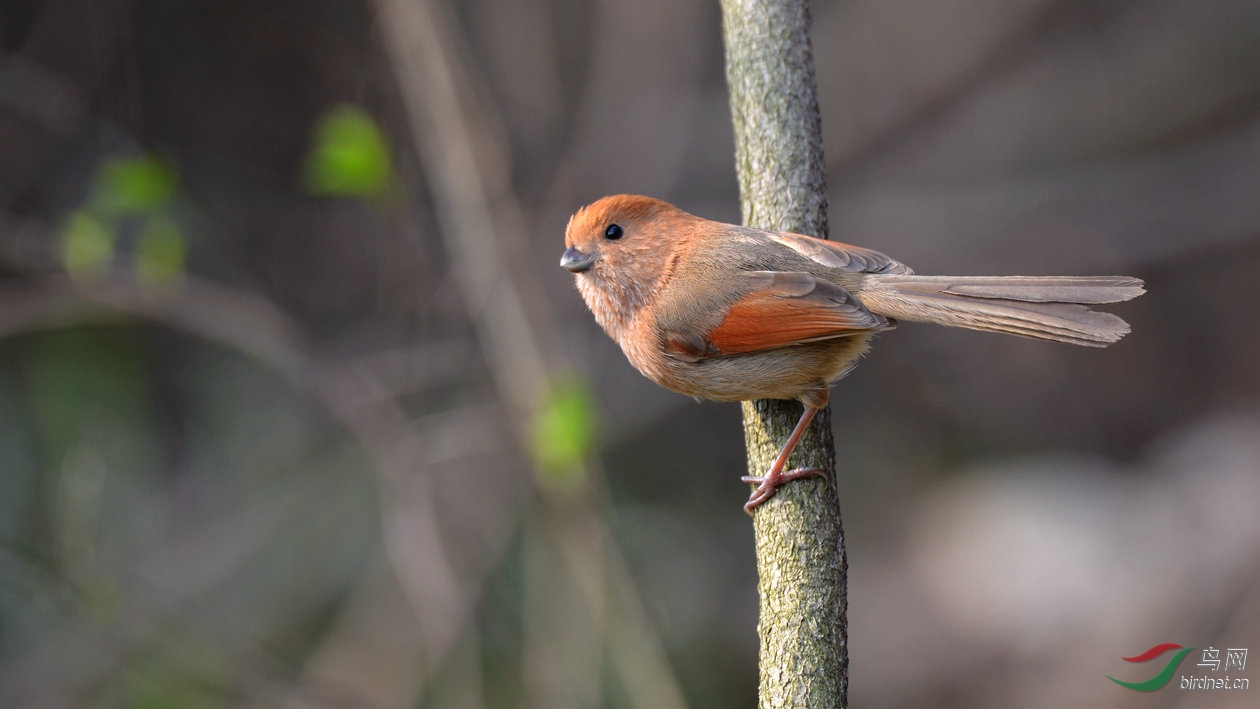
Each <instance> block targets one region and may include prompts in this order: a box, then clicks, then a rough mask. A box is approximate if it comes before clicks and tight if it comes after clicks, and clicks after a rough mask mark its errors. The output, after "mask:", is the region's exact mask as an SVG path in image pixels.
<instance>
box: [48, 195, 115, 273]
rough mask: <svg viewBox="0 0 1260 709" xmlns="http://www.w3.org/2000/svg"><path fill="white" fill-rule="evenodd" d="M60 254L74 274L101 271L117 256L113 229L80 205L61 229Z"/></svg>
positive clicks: (70, 271)
mask: <svg viewBox="0 0 1260 709" xmlns="http://www.w3.org/2000/svg"><path fill="white" fill-rule="evenodd" d="M61 257H62V260H63V262H64V263H65V266H66V271H67V272H68V273H69V274H70V276H71V277H72V278H80V277H82V276H88V275H93V274H98V273H101V272H102V271H104V270H105V269H107V268H108V267H109V264H110V261H112V260H113V258H114V233H113V231H112V230H110V228H109V227H108V226H106V225H105V224H103V223H102V222H101V220H99V219H97V218H96V217H94V216H92V215H91V214H90V213H88V212H87V211H86V210H82V209H80V210H79V211H77V212H75V213H74V214H72V215H70V221H69V222H68V223H67V224H66V228H65V231H63V232H62V235H61Z"/></svg>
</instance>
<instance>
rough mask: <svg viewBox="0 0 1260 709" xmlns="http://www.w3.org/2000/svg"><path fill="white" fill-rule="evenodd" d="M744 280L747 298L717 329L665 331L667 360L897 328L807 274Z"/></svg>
mask: <svg viewBox="0 0 1260 709" xmlns="http://www.w3.org/2000/svg"><path fill="white" fill-rule="evenodd" d="M741 278H742V279H744V282H743V283H742V284H741V285H742V286H744V288H742V289H741V290H742V291H743V295H741V296H740V297H739V298H738V299H736V300H735V301H734V302H732V303H731V304H730V305H729V306H728V307H727V308H726V313H725V315H724V316H723V317H722V319H721V321H720V322H718V324H717V325H716V326H715V327H712V328H711V329H708V330H707V331H700V330H686V329H666V330H665V332H664V337H663V340H662V346H663V348H664V351H665V354H666V355H667V356H669V357H673V358H674V359H679V360H683V361H687V362H696V361H699V360H702V359H708V358H711V357H726V356H730V355H737V354H745V353H749V352H759V351H762V350H770V349H775V348H778V347H786V346H788V345H799V344H803V343H806V342H814V341H817V340H827V339H831V338H835V337H847V336H851V335H857V334H863V333H871V332H878V331H880V330H889V329H891V328H893V327H894V326H895V324H894V323H893V322H892V321H890V320H888V319H887V318H885V317H883V316H881V315H876V314H875V313H872V312H871V311H869V310H867V309H866V308H864V307H863V306H862V304H861V303H859V302H858V300H857V299H856V298H854V297H853V296H851V295H849V293H848V291H846V290H844V289H843V288H841V287H840V286H837V285H835V284H834V283H831V282H829V281H825V280H821V279H818V278H815V277H814V276H812V275H810V274H808V273H795V272H781V271H748V272H745V273H743V274H741Z"/></svg>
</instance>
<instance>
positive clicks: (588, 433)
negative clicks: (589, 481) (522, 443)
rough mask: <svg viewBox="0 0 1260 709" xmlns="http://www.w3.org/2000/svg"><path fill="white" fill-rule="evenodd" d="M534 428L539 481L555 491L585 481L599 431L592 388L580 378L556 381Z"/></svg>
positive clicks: (533, 434)
mask: <svg viewBox="0 0 1260 709" xmlns="http://www.w3.org/2000/svg"><path fill="white" fill-rule="evenodd" d="M531 429H532V431H531V433H532V436H531V438H532V442H533V453H534V462H535V464H536V468H537V470H538V472H539V477H540V480H539V482H540V483H542V484H543V486H544V487H545V488H548V489H550V490H552V491H554V492H567V491H571V490H574V489H576V488H577V487H579V486H581V485H583V484H585V483H586V470H585V466H584V463H585V461H586V460H587V459H588V458H589V457H590V454H591V448H592V446H593V445H594V440H595V430H596V421H595V407H594V405H593V403H592V400H591V392H590V387H589V386H587V384H586V383H585V382H584V381H581V380H578V379H569V380H564V381H561V382H559V383H558V384H556V385H555V386H554V387H553V388H552V390H551V391H550V392H549V393H548V395H547V398H546V400H545V401H544V402H543V405H542V407H541V408H540V409H539V410H538V412H537V413H536V414H535V416H534V421H533V425H532V427H531Z"/></svg>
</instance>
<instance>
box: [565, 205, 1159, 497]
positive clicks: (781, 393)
mask: <svg viewBox="0 0 1260 709" xmlns="http://www.w3.org/2000/svg"><path fill="white" fill-rule="evenodd" d="M564 244H565V249H564V252H563V254H562V255H561V257H560V266H561V267H563V268H564V269H566V270H568V271H570V272H571V273H573V274H574V280H575V282H576V284H577V289H578V291H579V292H580V293H581V296H582V299H583V300H584V301H585V303H586V305H587V307H588V308H589V309H590V311H591V313H592V314H593V315H594V317H595V321H596V322H597V323H598V324H599V326H600V327H601V328H603V330H604V331H605V332H606V333H607V334H608V335H609V336H610V337H611V338H612V339H613V340H614V341H616V343H617V344H618V345H619V346H620V347H621V350H622V352H623V353H625V355H626V358H627V359H628V360H629V361H630V364H631V365H633V366H634V368H635V369H637V370H638V371H639V372H641V373H642V374H643V375H645V376H646V377H647V378H648V379H650V380H652V381H653V382H655V383H657V384H659V385H661V386H663V387H665V388H666V389H670V390H673V391H676V392H679V393H682V394H686V395H689V396H692V397H695V398H697V399H707V400H712V401H746V400H754V399H795V400H798V401H800V402H801V404H802V405H803V406H804V412H803V413H802V415H801V418H800V421H799V422H798V423H797V424H796V427H795V428H794V429H793V430H792V433H791V435H789V436H788V439H787V440H786V442H784V444H783V446H782V448H781V449H780V450H779V453H778V455H777V456H775V459H774V461H773V462H772V464H771V466H770V469H769V470H768V471H767V472H766V473H765V474H764V475H759V476H746V477H743V478H742V480H744V481H745V482H747V483H750V484H753V485H756V486H757V487H756V488H755V489H753V490H752V493H751V495H750V497H749V499H748V502H747V503H746V504H745V505H744V509H745V510H746V511H747V512H748V513H749V514H750V515H751V514H753V511H754V510H755V509H756V508H757V507H759V506H760V505H762V504H763V503H765V502H766V501H767V500H769V499H770V498H771V497H772V496H773V495H774V493H775V490H776V489H777V488H778V487H779V486H780V485H782V484H784V483H787V482H790V481H792V480H798V479H802V478H806V477H811V476H825V474H824V473H823V472H822V471H821V470H819V469H817V468H798V469H794V470H784V468H785V467H786V465H787V460H788V456H789V455H790V454H791V452H792V450H793V449H794V448H795V446H796V444H797V442H798V441H799V440H800V437H801V434H803V433H804V432H805V429H806V428H807V427H808V426H809V423H810V421H812V420H813V418H814V416H815V415H816V414H817V413H818V411H819V410H821V409H822V408H823V407H825V406H826V405H827V402H828V399H829V396H830V390H831V385H832V384H834V383H835V382H836V381H838V380H840V379H841V378H843V377H844V376H845V375H847V374H848V373H849V372H851V371H852V370H853V368H854V367H855V366H856V365H857V363H858V361H859V360H860V359H861V358H862V356H863V355H864V354H865V353H866V352H867V350H868V348H869V347H870V344H871V339H872V338H873V336H874V335H876V334H879V333H882V332H885V331H888V330H891V329H893V328H894V327H896V326H897V324H898V323H899V322H929V323H938V324H941V325H948V326H953V327H961V328H969V329H972V330H983V331H988V332H999V333H1006V334H1011V335H1020V336H1024V337H1031V338H1037V339H1042V340H1051V341H1055V342H1064V343H1069V344H1073V345H1083V346H1087V347H1105V346H1107V345H1110V344H1112V343H1114V342H1116V341H1118V340H1119V339H1120V338H1122V337H1124V335H1126V334H1128V332H1129V325H1128V323H1126V322H1125V321H1124V320H1122V319H1121V318H1119V317H1118V316H1116V315H1113V314H1111V313H1107V312H1101V311H1096V310H1091V309H1090V308H1089V307H1087V306H1090V305H1096V304H1102V303H1115V302H1120V301H1126V300H1130V299H1132V298H1136V297H1137V296H1139V295H1141V294H1142V293H1144V292H1145V289H1144V287H1143V285H1144V284H1143V282H1142V281H1141V280H1140V279H1137V278H1133V277H1130V276H923V275H917V274H915V273H914V271H913V270H911V269H910V267H908V266H906V265H905V264H903V263H901V262H900V261H897V260H895V259H893V258H891V257H889V256H886V255H884V254H882V253H880V252H878V251H873V250H871V249H867V248H863V247H861V246H853V245H850V244H844V243H840V242H836V241H828V240H825V239H819V238H815V237H811V236H806V235H803V234H795V233H791V232H783V231H770V230H765V229H756V228H753V227H747V226H738V225H734V224H726V223H722V222H717V221H711V220H708V219H703V218H701V217H697V216H694V215H692V214H689V213H687V212H685V211H683V210H682V209H679V208H678V207H675V206H674V205H672V204H669V203H668V202H665V201H662V200H659V199H654V198H652V197H645V196H642V195H629V194H619V195H611V196H607V197H603V198H601V199H599V200H597V201H595V202H593V203H591V204H589V205H587V206H585V207H582V208H581V209H579V210H578V211H577V212H575V213H574V214H573V216H572V217H571V218H570V219H569V222H568V226H567V227H566V229H565V237H564Z"/></svg>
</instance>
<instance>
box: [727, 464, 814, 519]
mask: <svg viewBox="0 0 1260 709" xmlns="http://www.w3.org/2000/svg"><path fill="white" fill-rule="evenodd" d="M804 478H822V479H824V480H826V479H827V472H826V471H824V470H823V469H822V468H797V469H795V470H788V471H785V472H782V473H779V474H778V475H773V474H772V475H764V476H761V475H745V476H744V477H742V478H740V480H742V481H743V482H746V483H748V484H749V485H756V486H757V489H756V490H753V493H752V496H751V497H749V498H748V502H745V503H744V511H745V512H747V513H748V515H749V516H752V513H753V510H755V509H757V508H758V507H759V506H761V503H763V502H765V501H766V500H769V499H770V498H771V497H774V493H775V490H778V489H779V486H780V485H782V484H783V483H787V482H792V481H793V480H801V479H804Z"/></svg>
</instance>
